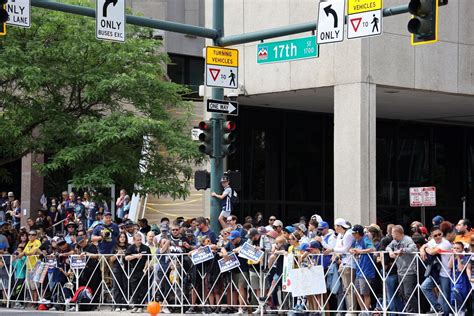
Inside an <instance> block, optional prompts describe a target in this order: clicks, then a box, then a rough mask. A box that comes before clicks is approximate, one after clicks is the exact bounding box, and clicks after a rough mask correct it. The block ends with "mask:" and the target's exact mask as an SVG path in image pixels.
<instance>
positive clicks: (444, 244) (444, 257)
mask: <svg viewBox="0 0 474 316" xmlns="http://www.w3.org/2000/svg"><path fill="white" fill-rule="evenodd" d="M426 247H427V248H439V249H441V250H445V251H451V250H452V249H453V245H451V243H450V242H449V241H447V240H446V239H444V238H443V239H442V240H441V242H440V243H439V244H437V243H436V241H435V240H434V239H431V240H430V241H428V243H427V245H426ZM450 257H451V254H450V253H448V254H441V265H442V267H441V271H440V272H439V275H440V276H442V277H445V278H448V277H449V271H450V270H449V268H448V263H449V258H450Z"/></svg>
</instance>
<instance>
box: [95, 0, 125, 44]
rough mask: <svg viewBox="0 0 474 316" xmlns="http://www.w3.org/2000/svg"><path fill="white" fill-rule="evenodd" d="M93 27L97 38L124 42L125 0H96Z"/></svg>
mask: <svg viewBox="0 0 474 316" xmlns="http://www.w3.org/2000/svg"><path fill="white" fill-rule="evenodd" d="M95 29H96V33H95V37H96V38H97V39H100V40H108V41H114V42H125V0H97V3H96V26H95Z"/></svg>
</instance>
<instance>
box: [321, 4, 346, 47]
mask: <svg viewBox="0 0 474 316" xmlns="http://www.w3.org/2000/svg"><path fill="white" fill-rule="evenodd" d="M345 4H346V1H345V0H325V1H324V0H321V2H319V14H318V30H317V31H318V38H317V40H316V41H317V43H318V44H326V43H335V42H342V41H343V40H344V12H345Z"/></svg>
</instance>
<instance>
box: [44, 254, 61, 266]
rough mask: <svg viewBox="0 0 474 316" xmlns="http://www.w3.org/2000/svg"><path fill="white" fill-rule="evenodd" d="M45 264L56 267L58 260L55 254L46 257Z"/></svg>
mask: <svg viewBox="0 0 474 316" xmlns="http://www.w3.org/2000/svg"><path fill="white" fill-rule="evenodd" d="M46 264H47V265H48V268H57V267H58V261H57V260H56V256H50V257H46Z"/></svg>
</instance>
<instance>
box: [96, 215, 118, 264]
mask: <svg viewBox="0 0 474 316" xmlns="http://www.w3.org/2000/svg"><path fill="white" fill-rule="evenodd" d="M119 233H120V230H119V227H118V225H117V224H115V223H114V222H112V213H110V212H109V211H105V213H104V219H103V221H102V223H100V224H99V225H97V226H96V227H95V228H94V230H93V231H92V242H93V243H99V253H100V254H108V255H110V254H112V250H113V248H114V246H115V243H116V242H117V237H118V235H119Z"/></svg>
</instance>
